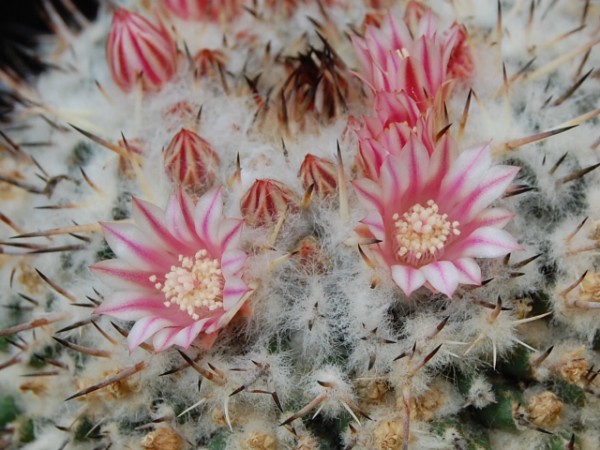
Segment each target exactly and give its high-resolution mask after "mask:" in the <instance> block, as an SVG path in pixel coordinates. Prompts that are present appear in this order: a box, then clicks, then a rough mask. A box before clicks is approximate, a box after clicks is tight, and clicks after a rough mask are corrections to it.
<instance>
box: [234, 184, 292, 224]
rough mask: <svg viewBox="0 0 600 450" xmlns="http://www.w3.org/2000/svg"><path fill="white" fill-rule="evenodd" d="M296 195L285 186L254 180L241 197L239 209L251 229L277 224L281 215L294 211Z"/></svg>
mask: <svg viewBox="0 0 600 450" xmlns="http://www.w3.org/2000/svg"><path fill="white" fill-rule="evenodd" d="M296 207H297V202H296V195H295V194H294V192H293V191H292V190H291V189H290V188H289V187H287V186H286V185H285V184H283V183H281V182H279V181H275V180H269V179H266V180H256V181H255V182H254V184H253V185H252V186H251V187H250V189H249V190H248V192H246V194H245V195H244V196H243V197H242V201H241V203H240V208H241V210H242V214H243V215H244V220H245V221H246V223H247V224H248V225H249V226H251V227H261V226H270V225H274V224H275V223H277V221H278V220H279V218H280V216H281V214H284V213H285V212H286V211H287V210H288V209H290V208H291V209H296Z"/></svg>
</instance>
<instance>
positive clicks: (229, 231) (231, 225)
mask: <svg viewBox="0 0 600 450" xmlns="http://www.w3.org/2000/svg"><path fill="white" fill-rule="evenodd" d="M243 226H244V221H243V220H241V219H223V220H221V225H220V227H219V244H220V248H221V252H226V251H227V250H229V249H231V248H236V247H238V246H239V245H240V236H241V235H242V228H243Z"/></svg>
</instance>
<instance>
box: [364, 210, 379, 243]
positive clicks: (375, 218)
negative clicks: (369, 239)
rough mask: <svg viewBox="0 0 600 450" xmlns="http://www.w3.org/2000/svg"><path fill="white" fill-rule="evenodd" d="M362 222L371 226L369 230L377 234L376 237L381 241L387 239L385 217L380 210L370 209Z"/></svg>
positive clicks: (374, 234)
mask: <svg viewBox="0 0 600 450" xmlns="http://www.w3.org/2000/svg"><path fill="white" fill-rule="evenodd" d="M360 222H361V223H363V224H365V225H366V226H368V227H369V231H370V232H371V233H372V234H373V236H375V239H379V240H380V241H383V240H384V239H385V226H384V224H383V217H381V214H380V213H379V211H375V210H371V211H368V212H367V215H366V216H365V217H364V218H363V219H362V220H361V221H360Z"/></svg>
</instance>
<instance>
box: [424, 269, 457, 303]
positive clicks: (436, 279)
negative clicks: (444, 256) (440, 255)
mask: <svg viewBox="0 0 600 450" xmlns="http://www.w3.org/2000/svg"><path fill="white" fill-rule="evenodd" d="M419 270H420V271H421V272H422V273H423V275H425V278H426V279H427V283H429V284H430V285H431V287H432V288H433V289H435V290H436V291H439V292H441V293H442V294H445V295H447V296H448V297H452V294H454V291H455V290H456V288H457V287H458V278H459V275H458V270H457V269H456V267H455V266H454V264H453V263H452V262H450V261H436V262H432V263H429V264H427V265H426V266H423V267H421V268H420V269H419Z"/></svg>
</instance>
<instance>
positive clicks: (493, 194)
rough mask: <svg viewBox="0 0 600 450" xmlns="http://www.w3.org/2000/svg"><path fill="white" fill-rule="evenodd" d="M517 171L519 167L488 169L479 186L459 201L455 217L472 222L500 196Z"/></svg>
mask: <svg viewBox="0 0 600 450" xmlns="http://www.w3.org/2000/svg"><path fill="white" fill-rule="evenodd" d="M519 170H520V167H514V166H494V167H492V168H490V169H489V170H488V171H487V173H486V177H485V179H483V180H482V182H481V184H479V185H478V186H477V187H476V188H475V189H473V191H472V192H470V193H469V194H468V195H467V196H466V197H465V198H463V199H461V203H462V205H461V206H460V207H458V208H457V215H459V216H460V217H462V218H463V219H462V220H463V221H464V222H469V221H470V220H472V219H473V218H474V217H475V216H476V215H477V214H479V213H480V212H481V211H483V210H484V209H485V208H487V207H488V206H489V205H490V204H491V203H492V202H493V201H494V200H496V199H498V198H500V197H501V196H502V194H503V193H504V192H505V191H506V188H508V186H509V185H510V183H512V181H513V180H514V179H515V177H516V176H517V173H518V172H519Z"/></svg>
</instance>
